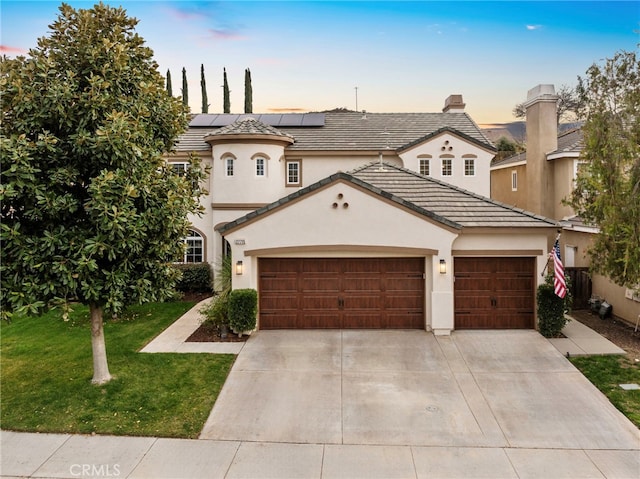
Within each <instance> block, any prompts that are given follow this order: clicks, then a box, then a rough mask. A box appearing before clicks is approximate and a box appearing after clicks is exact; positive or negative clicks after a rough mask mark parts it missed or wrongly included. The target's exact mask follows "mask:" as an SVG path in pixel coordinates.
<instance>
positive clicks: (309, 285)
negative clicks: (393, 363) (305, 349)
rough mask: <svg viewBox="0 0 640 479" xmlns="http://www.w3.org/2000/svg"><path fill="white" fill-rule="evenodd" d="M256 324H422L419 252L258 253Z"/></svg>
mask: <svg viewBox="0 0 640 479" xmlns="http://www.w3.org/2000/svg"><path fill="white" fill-rule="evenodd" d="M258 267H259V275H260V279H259V293H260V294H259V296H260V329H292V328H293V329H298V328H300V329H302V328H337V329H340V328H345V329H346V328H363V329H364V328H368V329H378V328H397V329H413V328H424V259H423V258H261V259H260V260H259V265H258Z"/></svg>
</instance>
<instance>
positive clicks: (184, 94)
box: [182, 67, 189, 107]
mask: <svg viewBox="0 0 640 479" xmlns="http://www.w3.org/2000/svg"><path fill="white" fill-rule="evenodd" d="M182 104H183V105H184V106H186V107H188V106H189V88H188V86H187V70H186V69H185V67H182Z"/></svg>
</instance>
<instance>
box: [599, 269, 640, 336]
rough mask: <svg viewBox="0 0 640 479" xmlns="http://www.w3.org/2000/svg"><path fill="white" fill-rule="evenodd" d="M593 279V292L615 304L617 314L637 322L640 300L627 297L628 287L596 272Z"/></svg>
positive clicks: (614, 310)
mask: <svg viewBox="0 0 640 479" xmlns="http://www.w3.org/2000/svg"><path fill="white" fill-rule="evenodd" d="M591 281H592V286H593V288H592V291H593V294H594V295H595V296H599V297H600V298H602V299H606V300H607V302H608V303H609V304H611V305H612V306H613V314H614V315H615V316H617V317H619V318H622V319H624V320H625V321H626V322H628V323H630V324H633V325H635V324H636V321H637V320H638V316H639V315H640V302H638V301H635V300H633V299H630V298H627V297H626V293H627V288H623V287H621V286H618V285H616V284H615V283H612V282H611V281H610V280H609V279H607V278H605V277H604V276H601V275H599V274H594V275H593V276H592V278H591Z"/></svg>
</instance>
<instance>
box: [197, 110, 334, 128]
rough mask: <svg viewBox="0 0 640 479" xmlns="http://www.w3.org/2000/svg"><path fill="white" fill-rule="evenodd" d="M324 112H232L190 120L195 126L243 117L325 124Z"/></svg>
mask: <svg viewBox="0 0 640 479" xmlns="http://www.w3.org/2000/svg"><path fill="white" fill-rule="evenodd" d="M324 116H325V115H324V113H263V114H253V113H245V114H241V115H237V114H230V113H218V114H204V113H203V114H199V115H195V116H194V117H193V118H192V119H191V121H190V122H189V126H193V127H198V126H199V127H205V126H211V127H222V126H227V125H231V124H232V123H235V122H236V121H238V120H240V119H242V118H247V117H251V118H256V119H257V120H258V121H260V122H261V123H264V124H265V125H269V126H274V127H276V128H277V127H279V126H324Z"/></svg>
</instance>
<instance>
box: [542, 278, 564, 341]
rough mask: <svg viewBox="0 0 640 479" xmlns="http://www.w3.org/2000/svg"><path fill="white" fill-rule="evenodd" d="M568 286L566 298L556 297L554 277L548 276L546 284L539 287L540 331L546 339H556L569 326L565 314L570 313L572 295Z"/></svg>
mask: <svg viewBox="0 0 640 479" xmlns="http://www.w3.org/2000/svg"><path fill="white" fill-rule="evenodd" d="M568 287H569V285H568V284H567V295H566V296H565V298H564V299H563V298H560V297H558V296H556V293H555V292H554V288H553V276H547V278H546V280H545V282H544V283H542V284H541V285H540V286H538V292H537V294H536V301H537V304H538V331H540V334H542V335H543V336H544V337H545V338H555V337H558V336H559V335H560V331H562V328H564V326H565V324H567V318H566V317H565V312H568V311H569V308H570V305H571V295H570V294H569V291H568V289H569V288H568Z"/></svg>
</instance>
